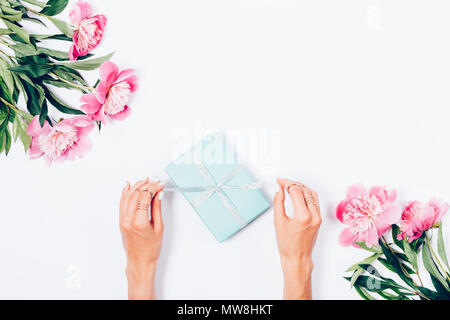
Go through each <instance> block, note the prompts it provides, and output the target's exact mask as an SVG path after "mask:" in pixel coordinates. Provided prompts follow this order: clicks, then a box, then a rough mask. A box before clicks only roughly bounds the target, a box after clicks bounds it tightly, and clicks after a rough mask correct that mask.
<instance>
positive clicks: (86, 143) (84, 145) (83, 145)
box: [77, 136, 92, 156]
mask: <svg viewBox="0 0 450 320" xmlns="http://www.w3.org/2000/svg"><path fill="white" fill-rule="evenodd" d="M77 145H78V148H79V154H80V155H81V156H84V155H85V154H87V153H88V152H89V151H91V149H92V144H91V141H90V140H89V139H88V138H87V137H86V136H82V137H80V140H78V143H77Z"/></svg>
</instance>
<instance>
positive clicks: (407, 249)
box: [403, 238, 419, 271]
mask: <svg viewBox="0 0 450 320" xmlns="http://www.w3.org/2000/svg"><path fill="white" fill-rule="evenodd" d="M403 247H404V250H405V253H406V256H407V257H408V261H409V263H411V265H412V266H413V268H414V270H416V271H419V267H418V265H417V253H416V252H415V251H414V250H413V249H412V248H411V246H410V245H409V242H408V239H406V238H405V239H404V240H403Z"/></svg>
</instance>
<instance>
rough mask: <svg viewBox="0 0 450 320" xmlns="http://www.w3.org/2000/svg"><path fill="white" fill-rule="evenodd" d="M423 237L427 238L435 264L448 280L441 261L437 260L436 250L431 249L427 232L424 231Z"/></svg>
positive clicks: (448, 278)
mask: <svg viewBox="0 0 450 320" xmlns="http://www.w3.org/2000/svg"><path fill="white" fill-rule="evenodd" d="M425 239H427V244H428V248H430V251H431V254H432V255H433V258H434V260H436V262H437V264H438V265H439V268H441V270H442V271H443V272H444V274H445V277H446V278H447V280H449V281H450V277H449V276H448V274H447V272H446V271H445V268H444V267H443V266H442V264H441V261H440V260H439V258H438V256H437V254H436V252H435V251H434V249H433V246H432V245H431V241H430V238H429V237H428V234H427V233H426V232H425Z"/></svg>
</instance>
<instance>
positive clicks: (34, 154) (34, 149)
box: [28, 139, 44, 160]
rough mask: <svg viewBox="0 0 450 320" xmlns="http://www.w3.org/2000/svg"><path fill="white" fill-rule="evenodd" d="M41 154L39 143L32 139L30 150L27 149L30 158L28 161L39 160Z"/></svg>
mask: <svg viewBox="0 0 450 320" xmlns="http://www.w3.org/2000/svg"><path fill="white" fill-rule="evenodd" d="M43 154H44V152H43V151H42V150H41V147H40V146H39V143H38V142H37V141H36V139H32V140H31V145H30V149H28V155H29V156H30V159H31V160H34V159H37V158H40V157H41V156H42V155H43Z"/></svg>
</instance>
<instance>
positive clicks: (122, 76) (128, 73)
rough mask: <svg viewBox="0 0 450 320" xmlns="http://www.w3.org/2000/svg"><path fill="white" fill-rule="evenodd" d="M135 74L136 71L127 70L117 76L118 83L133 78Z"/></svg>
mask: <svg viewBox="0 0 450 320" xmlns="http://www.w3.org/2000/svg"><path fill="white" fill-rule="evenodd" d="M134 73H135V70H134V69H126V70H123V71H122V72H120V73H119V75H118V76H117V82H121V81H123V80H125V79H126V78H128V77H131V76H132V75H133V74H134Z"/></svg>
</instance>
